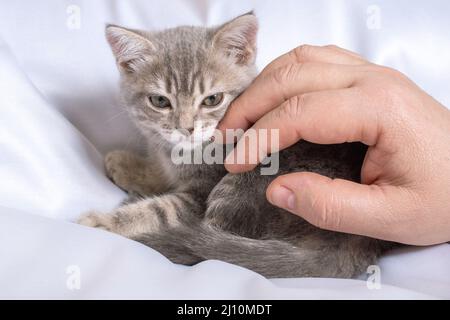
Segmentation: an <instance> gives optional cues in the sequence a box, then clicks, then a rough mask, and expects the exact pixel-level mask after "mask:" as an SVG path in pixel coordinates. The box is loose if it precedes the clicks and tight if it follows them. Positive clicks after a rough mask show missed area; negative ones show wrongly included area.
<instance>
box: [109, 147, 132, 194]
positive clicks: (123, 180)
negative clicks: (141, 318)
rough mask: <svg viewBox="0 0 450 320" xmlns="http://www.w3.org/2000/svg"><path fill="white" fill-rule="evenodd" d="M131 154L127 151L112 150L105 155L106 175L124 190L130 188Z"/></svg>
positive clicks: (129, 189)
mask: <svg viewBox="0 0 450 320" xmlns="http://www.w3.org/2000/svg"><path fill="white" fill-rule="evenodd" d="M132 159H133V156H132V154H130V153H129V152H127V151H113V152H110V153H108V154H107V155H106V157H105V170H106V175H107V176H108V178H109V179H111V181H112V182H114V183H115V184H116V185H117V186H118V187H120V188H122V189H124V190H125V191H131V190H132V181H131V180H132V179H131V176H130V174H131V172H130V165H131V164H130V162H131V161H132Z"/></svg>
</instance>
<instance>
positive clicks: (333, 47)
mask: <svg viewBox="0 0 450 320" xmlns="http://www.w3.org/2000/svg"><path fill="white" fill-rule="evenodd" d="M324 48H325V49H330V50H334V51H340V50H341V48H340V47H338V46H337V45H335V44H328V45H326V46H324Z"/></svg>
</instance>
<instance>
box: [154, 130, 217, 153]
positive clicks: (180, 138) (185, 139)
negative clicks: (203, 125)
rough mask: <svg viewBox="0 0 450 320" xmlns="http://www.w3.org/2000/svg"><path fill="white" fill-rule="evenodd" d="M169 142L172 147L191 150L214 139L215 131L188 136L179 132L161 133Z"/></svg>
mask: <svg viewBox="0 0 450 320" xmlns="http://www.w3.org/2000/svg"><path fill="white" fill-rule="evenodd" d="M160 134H161V136H162V137H163V139H164V140H165V141H166V142H167V144H168V145H169V146H170V147H171V148H172V149H174V148H176V149H179V150H185V151H190V150H194V149H196V148H198V147H200V146H202V145H204V144H205V143H209V142H211V141H212V140H213V135H214V132H203V133H202V134H199V135H196V134H193V135H190V136H186V135H183V134H181V133H178V132H173V133H171V134H165V133H160Z"/></svg>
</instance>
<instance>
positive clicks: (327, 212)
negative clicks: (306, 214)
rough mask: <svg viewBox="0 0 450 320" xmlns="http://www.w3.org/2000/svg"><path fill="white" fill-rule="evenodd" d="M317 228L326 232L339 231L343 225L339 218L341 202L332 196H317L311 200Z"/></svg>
mask: <svg viewBox="0 0 450 320" xmlns="http://www.w3.org/2000/svg"><path fill="white" fill-rule="evenodd" d="M311 209H312V212H313V214H314V221H313V222H312V223H313V224H314V225H315V226H317V227H318V228H320V229H326V230H339V227H340V225H341V221H340V216H339V212H340V210H339V202H338V201H337V200H336V198H335V197H334V196H333V194H330V195H317V196H315V198H313V199H312V200H311Z"/></svg>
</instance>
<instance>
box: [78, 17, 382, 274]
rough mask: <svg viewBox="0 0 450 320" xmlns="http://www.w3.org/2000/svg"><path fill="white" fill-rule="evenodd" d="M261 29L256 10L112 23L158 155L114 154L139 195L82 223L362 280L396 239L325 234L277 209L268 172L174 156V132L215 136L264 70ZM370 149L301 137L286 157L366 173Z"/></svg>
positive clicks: (251, 265) (208, 255)
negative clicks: (133, 24) (196, 21)
mask: <svg viewBox="0 0 450 320" xmlns="http://www.w3.org/2000/svg"><path fill="white" fill-rule="evenodd" d="M257 30H258V22H257V19H256V17H255V16H254V15H253V14H252V13H249V14H246V15H243V16H240V17H238V18H236V19H234V20H232V21H230V22H228V23H226V24H224V25H222V26H220V27H216V28H202V27H179V28H175V29H169V30H165V31H161V32H144V31H138V30H130V29H125V28H122V27H118V26H114V25H110V26H108V27H107V28H106V36H107V39H108V41H109V44H110V45H111V48H112V51H113V53H114V55H115V57H116V59H117V65H118V67H119V70H120V73H121V92H122V97H123V101H124V104H125V105H126V106H127V108H128V110H129V113H130V115H131V117H132V119H133V120H134V121H135V123H136V125H137V126H138V127H139V129H140V130H141V132H142V133H143V135H144V136H145V137H146V138H147V141H148V155H147V156H145V157H141V156H139V155H137V154H133V153H129V152H127V151H114V152H112V153H109V154H108V155H107V156H106V159H105V166H106V171H107V174H108V176H109V177H110V178H111V179H112V180H113V181H114V182H115V183H116V184H117V185H118V186H119V187H121V188H122V189H124V190H126V191H128V192H129V193H130V194H137V195H140V198H139V199H135V200H134V201H133V202H131V203H130V202H129V203H128V204H124V205H123V206H121V207H120V208H118V209H117V210H116V211H115V212H113V213H112V214H102V213H96V212H93V213H89V214H87V215H85V216H83V217H81V218H80V220H79V223H81V224H83V225H87V226H91V227H96V228H102V229H105V230H109V231H111V232H115V233H118V234H121V235H123V236H125V237H128V238H131V239H135V240H137V241H139V242H142V243H144V244H146V245H148V246H150V247H152V248H154V249H156V250H158V251H159V252H161V253H162V254H164V255H165V256H166V257H168V258H169V259H170V260H172V261H173V262H175V263H180V264H186V265H193V264H196V263H198V262H201V261H204V260H209V259H217V260H223V261H226V262H229V263H233V264H236V265H239V266H242V267H245V268H248V269H251V270H254V271H256V272H258V273H260V274H262V275H264V276H266V277H276V278H283V277H342V278H348V277H355V276H358V275H360V274H361V273H362V272H364V271H365V270H366V268H367V267H368V266H369V265H371V264H373V263H375V261H376V259H377V257H378V256H379V255H380V254H381V253H382V252H383V251H384V250H386V249H387V248H389V247H390V246H391V245H390V244H389V243H386V242H382V241H378V240H374V239H370V238H365V237H361V236H354V235H347V234H341V233H336V232H329V231H324V230H320V229H318V228H316V227H314V226H312V225H310V224H309V223H307V222H306V221H304V220H303V219H301V218H299V217H297V216H295V215H293V214H290V213H288V212H286V211H284V210H282V209H279V208H276V207H274V206H272V205H270V204H269V203H268V202H267V200H266V197H265V191H266V188H267V186H268V185H269V183H270V182H271V181H272V180H273V179H274V178H275V177H273V176H263V175H260V173H259V170H255V171H253V172H250V173H245V174H239V175H232V174H227V173H226V171H225V170H224V168H223V166H222V165H207V164H193V165H187V164H181V165H175V164H174V163H173V162H172V161H171V157H170V155H171V149H172V147H173V145H174V136H175V138H176V139H175V140H176V141H177V142H193V141H196V142H200V144H202V143H203V145H207V144H209V143H211V142H210V140H209V138H210V137H211V136H212V133H213V131H214V129H215V128H216V126H217V124H218V122H219V121H220V120H221V119H222V117H223V116H224V114H225V112H226V110H227V108H228V106H229V105H230V103H231V101H232V100H233V99H235V98H236V97H237V96H238V95H239V94H240V93H241V92H242V91H243V90H244V89H245V88H246V87H247V86H248V85H249V84H250V83H251V82H252V80H253V79H254V77H255V76H256V73H257V71H256V67H255V56H256V35H257ZM198 121H201V127H198V126H196V125H195V124H196V123H197V122H198ZM187 150H188V148H187ZM188 151H189V150H188ZM191 151H192V150H191ZM191 151H189V152H191ZM365 151H366V149H365V147H364V146H363V145H361V144H344V145H334V146H318V145H313V144H310V143H307V142H300V143H298V144H297V145H295V146H293V147H291V148H290V149H288V150H285V151H282V152H281V153H280V172H279V174H285V173H288V172H296V171H310V172H316V173H319V174H323V175H327V176H329V177H332V178H344V179H349V180H353V181H359V179H360V170H361V166H362V162H363V159H364V156H365Z"/></svg>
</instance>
